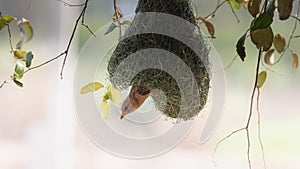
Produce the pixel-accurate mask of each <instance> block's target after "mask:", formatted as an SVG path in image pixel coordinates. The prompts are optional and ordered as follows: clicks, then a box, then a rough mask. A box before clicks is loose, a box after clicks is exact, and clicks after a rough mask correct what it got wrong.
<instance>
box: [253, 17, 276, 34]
mask: <svg viewBox="0 0 300 169" xmlns="http://www.w3.org/2000/svg"><path fill="white" fill-rule="evenodd" d="M272 22H273V18H272V16H271V15H270V14H268V13H262V14H261V15H259V16H258V17H257V18H256V19H254V21H253V25H252V26H251V28H250V30H251V31H255V30H258V29H265V28H267V27H269V26H270V25H271V24H272Z"/></svg>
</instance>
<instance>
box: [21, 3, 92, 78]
mask: <svg viewBox="0 0 300 169" xmlns="http://www.w3.org/2000/svg"><path fill="white" fill-rule="evenodd" d="M62 2H64V1H62ZM88 2H89V0H86V1H85V3H84V7H83V9H82V11H81V13H80V15H79V16H78V18H77V19H76V22H75V25H74V27H73V31H72V34H71V37H70V39H69V42H68V45H67V47H66V50H65V51H64V52H62V53H61V54H59V55H58V56H55V57H54V58H52V59H50V60H47V61H45V62H43V63H41V64H39V65H37V66H34V67H31V68H29V69H27V70H26V71H25V72H24V74H25V73H28V72H30V71H32V70H35V69H38V68H40V67H42V66H45V65H47V64H49V63H51V62H53V61H54V60H57V59H59V58H61V57H62V56H64V60H63V64H62V67H61V71H60V77H61V79H62V78H63V70H64V67H65V65H66V60H67V57H68V54H69V50H70V47H71V44H72V42H73V39H74V36H75V32H76V30H77V28H78V24H79V21H80V20H81V19H82V17H83V16H84V14H85V12H86V9H87V6H88Z"/></svg>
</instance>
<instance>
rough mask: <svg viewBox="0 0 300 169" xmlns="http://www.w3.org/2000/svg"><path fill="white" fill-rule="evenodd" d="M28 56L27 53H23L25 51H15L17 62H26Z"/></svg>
mask: <svg viewBox="0 0 300 169" xmlns="http://www.w3.org/2000/svg"><path fill="white" fill-rule="evenodd" d="M26 55H27V52H26V51H23V50H20V49H17V50H15V51H14V57H15V58H16V59H17V60H22V61H25V60H26Z"/></svg>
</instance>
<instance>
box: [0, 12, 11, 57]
mask: <svg viewBox="0 0 300 169" xmlns="http://www.w3.org/2000/svg"><path fill="white" fill-rule="evenodd" d="M0 18H1V20H2V21H3V23H4V24H5V25H6V28H7V32H8V41H9V46H10V50H11V52H13V51H14V47H13V43H12V36H11V30H10V26H9V24H7V23H6V22H5V21H4V19H3V17H2V12H1V11H0Z"/></svg>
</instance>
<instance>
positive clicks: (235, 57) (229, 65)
mask: <svg viewBox="0 0 300 169" xmlns="http://www.w3.org/2000/svg"><path fill="white" fill-rule="evenodd" d="M238 56H239V55H235V56H234V57H233V59H232V60H231V62H230V63H229V64H228V65H227V66H226V67H225V68H224V69H225V70H226V69H229V68H230V67H231V66H232V65H233V63H234V62H235V60H236V59H237V58H238Z"/></svg>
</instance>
